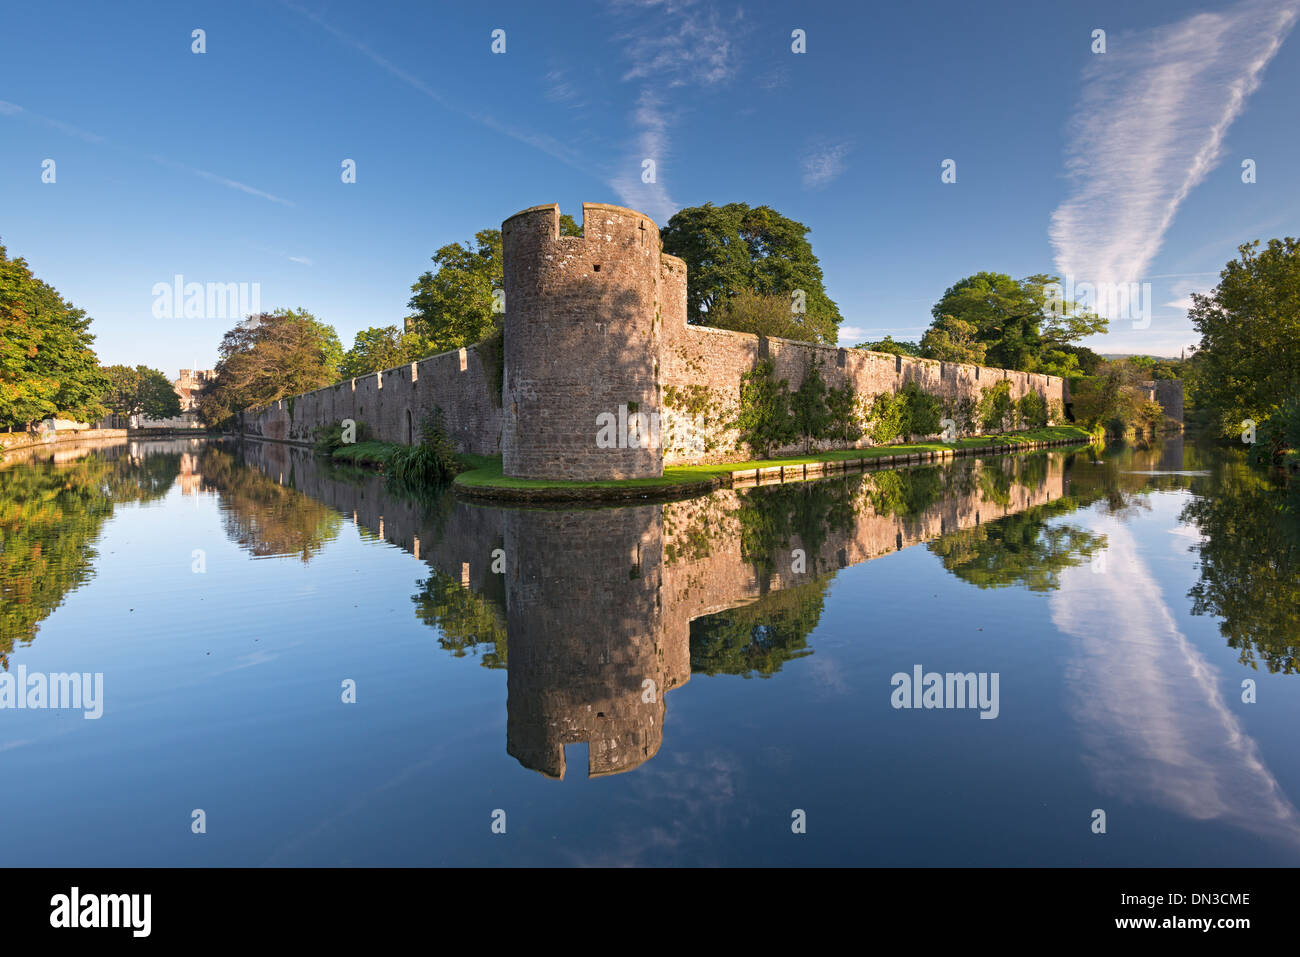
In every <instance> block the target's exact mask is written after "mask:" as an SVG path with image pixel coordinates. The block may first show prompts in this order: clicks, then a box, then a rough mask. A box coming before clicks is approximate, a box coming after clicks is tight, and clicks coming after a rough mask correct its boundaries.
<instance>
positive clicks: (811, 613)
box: [691, 578, 831, 678]
mask: <svg viewBox="0 0 1300 957" xmlns="http://www.w3.org/2000/svg"><path fill="white" fill-rule="evenodd" d="M830 582H831V580H830V579H829V578H822V579H818V580H816V581H811V582H808V583H807V584H804V585H796V586H794V587H792V588H785V589H782V590H781V591H775V592H769V593H768V594H766V595H764V596H763V597H762V598H760V599H759V600H758V601H755V602H752V603H750V604H748V605H742V606H740V607H739V608H732V609H729V610H727V611H723V612H719V613H718V614H716V615H709V616H707V617H705V618H697V619H695V620H694V621H692V622H691V671H692V672H695V673H700V674H706V675H719V674H722V675H741V676H743V677H745V678H749V677H752V676H753V675H758V676H759V677H762V678H768V677H771V676H772V675H774V674H776V673H777V672H778V671H780V670H781V666H782V665H783V664H785V663H786V662H787V661H790V660H791V659H794V658H802V657H804V656H805V655H811V654H812V649H811V648H809V647H808V635H809V634H811V633H812V630H813V629H814V628H816V627H817V622H818V621H820V620H821V614H822V603H823V601H824V599H825V597H826V589H827V587H828V586H829V585H830Z"/></svg>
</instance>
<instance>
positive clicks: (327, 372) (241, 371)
mask: <svg viewBox="0 0 1300 957" xmlns="http://www.w3.org/2000/svg"><path fill="white" fill-rule="evenodd" d="M217 352H218V355H219V359H218V361H217V368H216V373H217V374H216V378H215V380H214V381H213V382H211V383H210V384H209V385H208V387H207V388H205V389H204V390H203V395H202V397H201V398H200V399H199V416H200V418H202V419H203V421H204V422H206V423H207V424H209V425H220V424H221V423H223V422H225V421H226V420H227V419H229V418H230V417H231V416H232V415H234V414H235V413H236V412H240V411H242V410H244V409H247V408H250V407H252V406H257V405H266V404H268V403H270V402H274V401H275V400H276V399H282V398H284V397H285V396H288V395H300V394H302V393H304V392H311V391H313V390H314V389H319V388H321V387H323V386H327V385H329V384H330V383H332V382H337V381H338V378H339V371H338V367H339V362H340V361H341V359H342V355H343V349H342V346H341V345H340V344H339V337H338V335H337V334H336V333H335V332H334V329H333V327H331V326H328V325H325V324H324V323H322V322H320V321H319V320H318V319H316V317H315V316H313V315H311V314H310V313H308V312H306V311H304V310H302V309H298V310H290V309H277V310H276V311H275V312H263V313H260V314H259V315H256V316H250V317H249V318H248V319H246V320H244V321H243V322H241V323H240V324H239V325H237V326H235V328H233V329H231V330H230V331H229V332H227V333H226V334H225V336H223V337H222V339H221V345H220V347H219V348H218V350H217Z"/></svg>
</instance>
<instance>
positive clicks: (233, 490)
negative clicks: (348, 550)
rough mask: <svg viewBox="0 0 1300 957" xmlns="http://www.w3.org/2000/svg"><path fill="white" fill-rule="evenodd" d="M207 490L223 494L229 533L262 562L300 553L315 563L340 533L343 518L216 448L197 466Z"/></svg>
mask: <svg viewBox="0 0 1300 957" xmlns="http://www.w3.org/2000/svg"><path fill="white" fill-rule="evenodd" d="M199 471H200V472H201V473H202V475H203V487H204V488H205V489H210V490H215V491H216V492H218V493H219V494H220V496H221V502H222V505H224V506H225V508H224V510H223V519H224V523H225V526H226V535H227V536H228V537H229V538H230V539H231V541H233V542H235V543H237V544H239V545H242V546H243V547H245V548H247V549H248V550H249V551H250V552H252V553H253V554H254V555H255V556H257V557H258V558H263V557H267V556H271V555H298V556H300V557H301V558H302V560H303V562H309V561H311V559H312V558H313V557H314V556H315V555H316V554H317V553H318V552H319V551H320V550H321V549H322V548H324V547H325V545H326V543H328V542H332V541H333V540H334V539H335V538H336V537H337V536H338V533H339V528H340V527H341V526H342V523H343V517H342V516H341V515H339V513H338V512H336V511H334V510H333V509H332V508H330V507H329V506H328V505H324V504H322V503H320V502H318V501H316V500H315V499H313V498H308V497H307V496H306V495H304V494H302V493H301V492H299V491H298V490H297V489H295V488H293V487H292V480H291V481H290V484H289V485H281V484H279V483H278V482H276V481H274V480H272V479H270V478H268V477H267V476H265V475H263V474H262V473H261V472H259V471H257V470H256V469H252V468H247V467H246V466H244V465H242V464H239V463H237V462H236V461H235V458H234V456H233V455H231V454H230V453H229V452H226V451H224V450H223V449H220V448H217V447H216V446H208V447H207V448H205V449H204V450H203V457H202V458H201V459H200V462H199Z"/></svg>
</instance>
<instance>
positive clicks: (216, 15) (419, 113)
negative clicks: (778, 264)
mask: <svg viewBox="0 0 1300 957" xmlns="http://www.w3.org/2000/svg"><path fill="white" fill-rule="evenodd" d="M1298 13H1300V0H1268V2H1264V0H1241V2H1236V3H1222V2H1213V3H1207V4H1195V3H1162V2H1144V3H1134V2H1132V0H1127V2H1122V3H1121V2H1100V3H1094V2H1089V3H1074V4H1042V3H990V4H971V3H969V2H957V3H940V4H889V5H883V4H859V3H847V2H845V3H808V4H788V3H780V4H777V3H740V4H737V3H721V2H718V3H715V2H711V0H694V2H687V0H621V2H604V3H597V2H588V3H577V2H574V3H567V2H557V3H552V4H539V3H536V2H523V3H494V4H479V5H475V4H448V3H441V2H439V3H432V2H428V0H426V2H421V3H366V4H359V3H343V2H338V0H329V2H321V0H294V2H262V3H253V2H224V3H220V4H216V3H174V2H173V3H122V4H103V3H75V4H66V3H58V2H45V3H41V4H25V5H11V7H10V9H8V10H7V11H6V15H5V29H4V31H3V32H2V33H0V242H3V243H4V244H5V245H6V246H7V247H8V251H9V254H10V255H11V256H23V257H25V258H26V259H27V260H28V261H29V263H31V265H32V267H33V268H34V270H35V271H36V273H37V275H39V276H40V277H41V278H43V279H45V280H46V281H48V282H50V283H51V284H53V285H54V286H55V287H56V288H57V289H59V291H60V292H62V293H63V294H64V295H65V297H67V298H68V299H70V300H71V301H72V302H73V303H75V304H76V305H78V306H80V307H82V308H84V309H86V310H87V312H89V313H90V315H91V316H93V317H94V319H95V323H94V326H93V328H94V331H95V332H96V334H97V335H98V342H97V349H98V351H99V354H100V356H101V359H102V360H103V361H104V362H106V363H111V362H126V363H132V364H134V363H138V362H143V363H146V364H148V365H152V366H155V367H158V368H161V369H163V370H164V371H166V372H167V373H168V374H169V375H174V374H175V370H176V369H178V368H180V367H192V366H196V365H197V366H198V367H201V368H206V367H210V366H212V365H213V364H214V362H215V360H216V347H217V344H218V343H219V341H220V339H221V335H222V333H223V332H225V330H226V329H227V328H229V326H230V325H232V324H233V323H232V321H229V320H227V319H225V318H221V317H207V318H189V319H186V318H156V317H155V316H154V314H153V308H152V307H153V304H154V299H155V296H154V292H153V289H154V286H155V284H157V283H172V282H173V281H174V277H175V276H176V275H178V274H179V275H182V276H184V278H185V281H186V282H201V283H208V282H212V283H231V282H235V283H250V284H251V283H257V284H259V289H260V301H261V305H262V307H263V308H266V309H271V308H275V307H277V306H289V307H298V306H301V307H304V308H307V309H309V310H311V311H312V312H313V313H315V314H316V315H317V316H318V317H319V318H321V319H323V320H324V321H326V322H329V323H331V324H333V325H334V326H335V328H336V329H338V331H339V334H340V337H341V338H342V339H343V341H344V345H345V346H346V345H348V344H350V342H351V339H352V336H353V335H354V334H355V333H356V332H357V331H358V330H359V329H362V328H365V327H367V326H372V325H388V324H392V323H397V324H400V323H401V320H402V318H403V317H404V316H405V315H406V314H407V308H406V302H407V300H408V298H409V296H410V285H411V283H412V282H413V281H414V280H415V278H416V277H417V276H418V275H419V273H421V272H422V271H424V270H425V269H426V268H428V267H429V265H430V263H429V257H430V256H431V255H432V254H433V252H434V251H435V250H436V249H437V248H438V247H439V246H441V245H443V244H445V243H448V242H452V241H455V240H468V239H469V238H470V237H472V235H473V234H474V232H476V231H477V230H479V229H483V228H487V227H491V226H499V224H500V222H501V220H502V219H504V218H505V217H507V216H509V215H510V214H512V213H514V212H516V211H518V210H519V209H523V208H525V207H528V206H533V205H537V204H539V203H547V202H558V203H559V204H560V206H561V209H562V210H563V211H565V212H572V213H574V214H575V215H580V204H581V203H582V202H584V201H588V202H613V203H620V204H623V205H628V206H633V207H635V208H639V209H642V210H643V211H645V212H647V213H648V214H650V215H651V216H652V217H653V218H654V219H655V220H656V221H658V222H659V223H661V224H663V223H665V222H667V219H668V217H669V216H671V214H672V212H673V211H674V210H676V209H679V208H681V207H683V206H691V205H697V204H701V203H704V202H708V201H713V202H715V203H725V202H733V201H741V202H747V203H750V204H752V205H760V204H767V205H770V206H773V207H775V208H776V209H777V210H779V211H781V212H782V213H784V214H786V215H788V216H791V217H793V218H795V219H797V220H800V221H801V222H803V223H805V224H806V225H808V226H809V227H810V228H811V233H810V239H811V241H812V244H813V249H814V252H816V253H817V255H818V256H819V258H820V259H821V263H822V268H823V270H824V272H825V276H826V284H827V289H828V291H829V293H830V295H831V297H832V298H833V299H835V300H836V301H837V302H838V303H839V305H840V309H841V312H842V313H843V315H844V317H845V321H844V326H843V329H842V332H841V337H840V338H841V342H842V343H846V344H850V345H851V344H854V343H856V342H858V341H860V340H862V339H866V338H877V337H879V336H883V335H885V334H892V335H894V336H895V337H896V338H908V339H915V338H918V337H919V336H920V334H921V332H922V331H923V330H924V328H925V326H926V325H928V323H929V319H930V316H929V309H930V306H931V305H932V304H933V303H934V302H935V300H936V299H937V298H938V297H939V296H940V295H941V294H942V293H943V291H944V289H945V288H946V287H947V286H949V285H951V284H952V283H953V282H955V281H956V280H957V279H959V278H961V277H962V276H965V275H968V274H970V273H972V272H976V271H979V270H984V269H987V270H993V271H999V272H1006V273H1009V274H1011V275H1013V276H1017V277H1020V276H1025V275H1029V274H1032V273H1036V272H1049V273H1055V274H1058V275H1062V276H1064V275H1066V274H1067V273H1068V274H1069V275H1071V276H1074V277H1076V281H1080V282H1096V283H1101V282H1130V281H1146V282H1150V283H1151V292H1152V302H1153V304H1154V308H1153V310H1152V314H1151V322H1150V324H1149V326H1147V327H1146V328H1135V325H1137V326H1141V325H1142V323H1141V322H1140V321H1139V322H1137V323H1135V322H1133V321H1130V319H1129V318H1119V319H1116V320H1113V321H1112V323H1111V329H1112V332H1111V334H1110V335H1108V336H1105V337H1097V338H1094V339H1093V340H1090V341H1089V343H1088V344H1089V345H1091V346H1092V347H1093V348H1095V349H1098V351H1103V352H1135V351H1136V352H1151V353H1158V354H1177V352H1178V351H1179V349H1180V348H1182V347H1183V346H1186V345H1190V344H1192V343H1194V342H1195V341H1196V336H1195V334H1194V332H1193V330H1192V328H1191V325H1190V323H1189V322H1188V321H1187V318H1186V312H1185V305H1184V304H1185V302H1186V297H1187V296H1188V294H1189V293H1190V292H1191V291H1193V290H1207V289H1209V288H1210V287H1212V286H1213V285H1214V282H1215V279H1216V276H1217V274H1218V271H1219V270H1220V269H1221V268H1222V266H1223V264H1224V263H1225V262H1226V261H1227V260H1228V259H1230V258H1233V256H1234V255H1235V251H1236V246H1237V244H1238V243H1240V242H1243V241H1246V240H1252V239H1257V238H1262V239H1267V238H1269V237H1272V236H1281V235H1286V234H1288V233H1289V234H1292V235H1294V234H1296V233H1297V232H1300V230H1297V223H1298V222H1300V176H1298V175H1297V173H1298V172H1300V164H1298V163H1297V157H1300V124H1297V123H1296V122H1295V118H1296V102H1297V99H1298V98H1297V91H1300V52H1298V48H1300V39H1297V38H1296V37H1295V36H1291V37H1290V38H1289V39H1288V34H1289V33H1290V32H1291V28H1292V26H1293V25H1294V23H1295V22H1296V18H1297V15H1298ZM195 29H202V30H204V31H205V32H206V53H203V54H195V53H193V52H191V46H192V43H193V40H192V38H191V34H192V31H193V30H195ZM494 29H502V30H504V31H505V40H506V51H505V53H504V54H494V53H492V51H491V44H492V36H491V34H492V31H493V30H494ZM794 29H802V30H804V31H806V37H807V52H806V53H803V54H796V53H793V52H792V50H791V43H792V41H791V31H792V30H794ZM1095 29H1104V30H1105V31H1106V52H1105V53H1101V54H1096V53H1093V52H1092V51H1091V46H1092V45H1093V39H1092V32H1093V31H1094V30H1095ZM46 159H53V160H54V161H55V164H56V165H55V182H53V183H45V182H42V163H43V161H44V160H46ZM345 159H352V160H355V162H356V169H357V176H356V180H357V181H356V182H355V183H351V184H345V183H343V182H341V177H340V172H341V163H342V162H343V161H344V160H345ZM644 159H653V160H654V161H655V164H656V170H655V172H656V182H654V183H650V184H647V183H643V182H642V162H643V160H644ZM945 159H952V160H954V161H955V162H956V173H957V181H956V182H955V183H943V182H941V178H940V174H941V164H942V162H943V161H944V160H945ZM1245 159H1253V160H1254V161H1255V164H1256V182H1254V183H1249V184H1247V183H1243V182H1242V170H1241V162H1242V161H1243V160H1245Z"/></svg>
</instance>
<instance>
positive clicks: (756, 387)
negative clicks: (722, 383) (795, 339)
mask: <svg viewBox="0 0 1300 957" xmlns="http://www.w3.org/2000/svg"><path fill="white" fill-rule="evenodd" d="M775 372H776V364H775V363H773V362H772V360H771V359H763V360H761V361H760V362H759V363H758V364H757V365H755V366H754V368H753V369H752V370H750V371H749V372H746V373H745V374H744V375H743V376H741V377H740V411H739V412H738V413H737V415H736V419H735V421H734V422H732V427H733V428H735V429H736V430H737V431H738V432H739V433H740V438H741V440H742V441H743V442H745V443H746V444H747V445H749V447H750V448H751V449H753V450H754V452H755V453H757V454H758V455H759V457H761V458H765V457H766V456H767V455H768V453H769V452H770V451H771V450H772V449H773V448H777V447H780V446H782V445H786V444H788V443H789V442H791V441H793V440H794V438H795V436H796V435H797V433H796V432H795V424H794V418H793V416H792V415H791V411H790V386H789V383H788V382H787V381H786V380H785V379H780V380H778V379H777V378H776V375H775Z"/></svg>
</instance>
